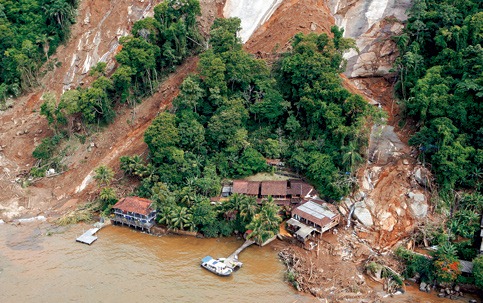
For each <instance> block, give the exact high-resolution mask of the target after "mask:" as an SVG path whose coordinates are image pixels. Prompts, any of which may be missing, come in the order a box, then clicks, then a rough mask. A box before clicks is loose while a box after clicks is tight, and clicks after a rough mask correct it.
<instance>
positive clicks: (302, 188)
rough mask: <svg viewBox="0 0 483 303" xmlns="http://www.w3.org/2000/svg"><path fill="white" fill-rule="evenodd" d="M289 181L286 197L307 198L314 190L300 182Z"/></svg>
mask: <svg viewBox="0 0 483 303" xmlns="http://www.w3.org/2000/svg"><path fill="white" fill-rule="evenodd" d="M289 181H290V188H289V189H287V194H288V195H292V196H299V197H302V198H303V197H305V196H307V195H308V194H309V192H310V191H312V190H313V189H314V187H313V186H312V185H310V184H307V183H305V182H304V181H302V180H297V179H291V180H289Z"/></svg>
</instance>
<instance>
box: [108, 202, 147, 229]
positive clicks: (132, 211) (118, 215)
mask: <svg viewBox="0 0 483 303" xmlns="http://www.w3.org/2000/svg"><path fill="white" fill-rule="evenodd" d="M151 203H152V202H151V201H150V200H148V199H144V198H139V197H125V198H122V199H121V200H119V201H118V202H117V203H116V204H114V206H113V207H112V214H111V222H112V224H114V225H126V226H129V227H132V228H137V229H141V230H143V231H147V232H151V227H153V226H154V224H155V220H156V211H155V210H154V209H153V208H152V207H151Z"/></svg>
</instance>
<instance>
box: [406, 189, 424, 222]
mask: <svg viewBox="0 0 483 303" xmlns="http://www.w3.org/2000/svg"><path fill="white" fill-rule="evenodd" d="M408 196H409V208H410V209H411V212H412V214H413V215H414V217H416V218H417V219H422V218H425V217H426V215H427V214H428V204H427V203H426V196H425V195H424V194H422V193H419V192H409V193H408Z"/></svg>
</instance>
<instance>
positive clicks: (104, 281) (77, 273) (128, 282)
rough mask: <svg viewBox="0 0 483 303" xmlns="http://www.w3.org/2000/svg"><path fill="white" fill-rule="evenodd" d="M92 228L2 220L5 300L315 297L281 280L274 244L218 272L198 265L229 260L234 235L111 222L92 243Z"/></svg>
mask: <svg viewBox="0 0 483 303" xmlns="http://www.w3.org/2000/svg"><path fill="white" fill-rule="evenodd" d="M88 228H90V226H88V225H74V226H70V227H54V226H51V225H49V224H48V223H38V222H36V223H28V224H23V225H20V226H13V225H10V224H2V225H0V302H141V301H144V302H277V303H282V302H291V303H292V302H313V301H314V299H313V298H312V297H309V296H304V295H301V294H298V293H296V292H295V291H294V290H293V288H292V287H290V286H289V285H288V284H286V283H285V282H284V279H283V274H284V266H283V264H282V263H281V262H280V261H279V260H278V258H277V255H276V252H275V251H274V250H273V248H271V247H270V245H268V246H266V247H263V248H260V247H258V246H252V247H249V248H247V249H246V250H245V251H243V252H242V253H241V254H240V257H239V258H240V261H242V262H243V263H244V264H243V267H242V268H241V269H240V270H239V271H237V272H235V273H234V274H233V275H232V276H231V277H228V278H226V277H218V276H216V275H214V274H212V273H210V272H208V271H206V270H204V269H202V268H201V267H200V266H199V262H200V259H201V258H203V257H204V256H206V255H211V256H213V257H226V256H228V255H230V254H231V253H232V252H233V251H234V250H235V249H236V248H238V247H239V246H240V245H241V244H242V243H243V242H242V240H237V239H235V238H223V239H197V238H193V237H183V236H162V237H155V236H151V235H147V234H143V233H140V232H136V231H133V230H131V229H128V228H126V227H118V226H107V227H105V228H103V229H102V230H100V231H99V232H98V236H99V239H98V240H97V241H96V242H94V244H92V245H91V246H88V245H84V244H80V243H76V242H75V238H76V237H77V236H79V235H80V234H82V233H83V231H85V230H87V229H88Z"/></svg>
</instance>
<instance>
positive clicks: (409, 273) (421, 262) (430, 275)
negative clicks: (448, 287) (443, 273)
mask: <svg viewBox="0 0 483 303" xmlns="http://www.w3.org/2000/svg"><path fill="white" fill-rule="evenodd" d="M395 254H396V256H398V257H399V258H400V259H402V260H403V261H404V263H405V264H406V268H405V269H404V271H403V276H404V277H405V278H412V277H414V276H415V275H416V273H418V274H419V275H420V277H421V281H425V282H431V281H433V280H434V267H433V262H432V260H431V259H430V258H427V257H425V256H421V255H418V254H415V253H413V252H411V251H409V250H407V249H405V248H402V247H398V248H397V249H396V251H395Z"/></svg>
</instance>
